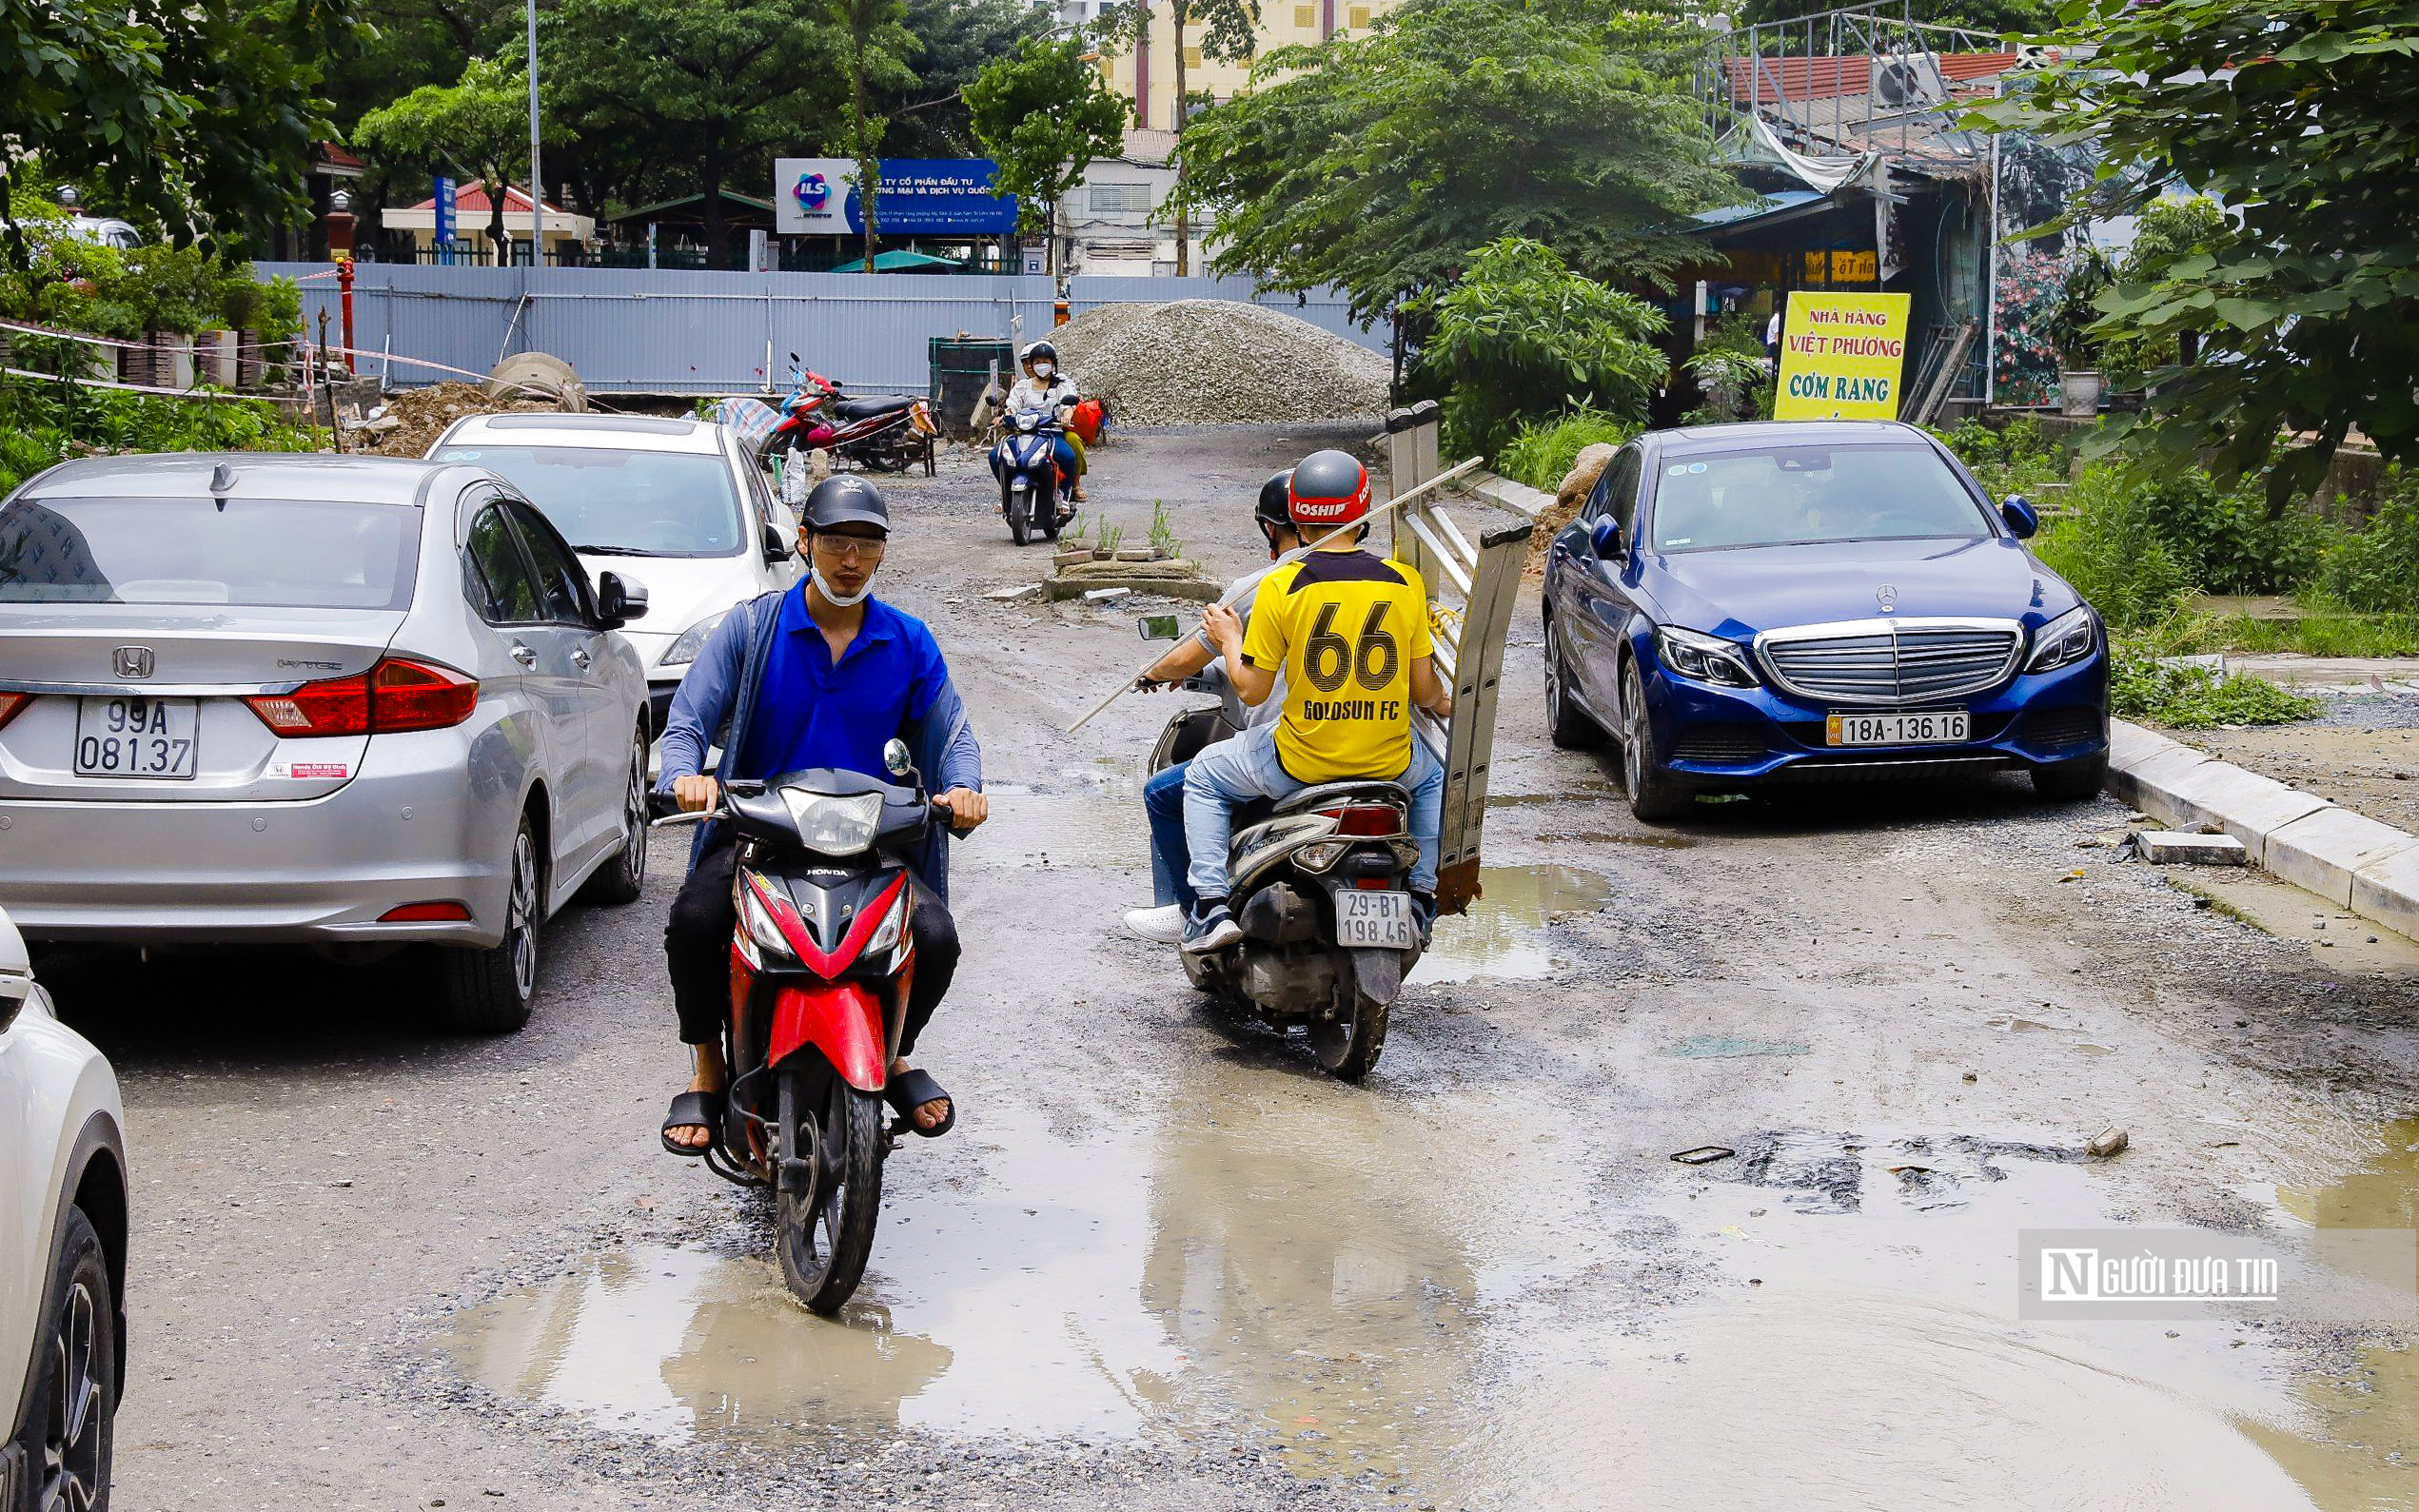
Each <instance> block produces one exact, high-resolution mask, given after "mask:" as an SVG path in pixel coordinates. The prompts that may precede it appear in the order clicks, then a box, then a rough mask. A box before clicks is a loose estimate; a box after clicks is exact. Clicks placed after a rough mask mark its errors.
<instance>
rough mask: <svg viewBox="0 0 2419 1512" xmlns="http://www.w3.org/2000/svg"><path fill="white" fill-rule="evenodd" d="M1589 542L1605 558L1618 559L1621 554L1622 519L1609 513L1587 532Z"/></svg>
mask: <svg viewBox="0 0 2419 1512" xmlns="http://www.w3.org/2000/svg"><path fill="white" fill-rule="evenodd" d="M1587 543H1588V544H1589V545H1590V546H1592V547H1594V548H1595V551H1596V555H1597V556H1598V557H1599V558H1600V559H1602V560H1605V561H1613V560H1618V559H1619V558H1620V556H1621V521H1620V520H1615V519H1613V518H1612V517H1611V516H1609V515H1608V516H1606V517H1605V518H1603V519H1602V520H1598V521H1596V524H1595V526H1594V528H1592V529H1591V530H1589V531H1588V532H1587Z"/></svg>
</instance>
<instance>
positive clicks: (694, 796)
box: [672, 774, 722, 814]
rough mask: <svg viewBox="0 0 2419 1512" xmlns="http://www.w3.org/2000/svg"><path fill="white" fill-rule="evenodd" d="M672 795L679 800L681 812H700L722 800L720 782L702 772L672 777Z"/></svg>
mask: <svg viewBox="0 0 2419 1512" xmlns="http://www.w3.org/2000/svg"><path fill="white" fill-rule="evenodd" d="M672 795H673V796H674V797H675V798H677V799H678V800H679V803H680V812H681V813H683V814H701V813H703V812H704V811H706V810H707V809H711V808H713V807H715V806H716V805H718V804H719V803H720V802H721V801H722V784H721V783H719V782H717V781H715V780H714V779H713V778H712V777H710V776H704V775H703V774H699V775H698V776H688V777H674V778H673V779H672Z"/></svg>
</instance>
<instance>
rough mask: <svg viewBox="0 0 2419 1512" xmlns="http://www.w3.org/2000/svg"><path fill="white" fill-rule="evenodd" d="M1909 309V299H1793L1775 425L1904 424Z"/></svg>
mask: <svg viewBox="0 0 2419 1512" xmlns="http://www.w3.org/2000/svg"><path fill="white" fill-rule="evenodd" d="M1908 303H1909V296H1907V295H1904V294H1815V293H1808V292H1805V291H1802V290H1800V292H1798V293H1794V294H1791V295H1790V296H1789V318H1788V321H1787V322H1786V324H1784V325H1783V326H1782V329H1781V333H1780V398H1779V399H1778V400H1777V401H1776V402H1775V403H1774V405H1773V411H1772V418H1773V419H1775V420H1896V419H1898V385H1899V383H1900V380H1901V379H1902V377H1903V376H1904V374H1905V372H1906V361H1907V305H1908Z"/></svg>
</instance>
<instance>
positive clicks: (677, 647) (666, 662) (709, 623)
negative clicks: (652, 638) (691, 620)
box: [656, 609, 731, 667]
mask: <svg viewBox="0 0 2419 1512" xmlns="http://www.w3.org/2000/svg"><path fill="white" fill-rule="evenodd" d="M730 612H731V611H730V610H728V609H725V610H723V611H722V614H718V615H708V616H706V617H705V618H704V619H700V620H698V622H697V623H696V624H693V625H691V626H690V627H689V628H688V629H686V630H683V631H681V632H680V634H679V636H678V638H675V639H674V640H673V642H672V646H671V649H670V650H668V651H666V652H664V654H663V659H662V660H661V661H659V662H658V663H656V664H657V665H658V666H662V667H685V666H687V665H688V664H689V663H690V662H692V661H695V660H697V659H698V652H700V651H703V650H704V649H705V643H706V642H707V641H709V640H711V639H713V638H714V633H715V632H716V631H717V630H719V629H721V628H722V615H727V614H729V613H730Z"/></svg>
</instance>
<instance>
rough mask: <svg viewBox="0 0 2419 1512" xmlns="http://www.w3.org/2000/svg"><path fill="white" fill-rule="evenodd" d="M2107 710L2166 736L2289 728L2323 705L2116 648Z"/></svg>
mask: <svg viewBox="0 0 2419 1512" xmlns="http://www.w3.org/2000/svg"><path fill="white" fill-rule="evenodd" d="M2108 697H2109V708H2110V711H2111V712H2112V713H2114V714H2115V715H2116V716H2117V717H2119V718H2125V719H2138V720H2141V721H2142V722H2144V723H2146V724H2155V725H2162V726H2164V727H2166V728H2167V729H2170V730H2207V729H2211V728H2213V727H2214V726H2218V725H2230V724H2241V725H2252V724H2293V723H2296V722H2298V721H2300V720H2303V719H2314V718H2316V717H2318V715H2319V714H2320V712H2321V711H2323V710H2324V709H2325V708H2326V705H2325V704H2324V703H2322V702H2320V701H2319V700H2318V699H2316V698H2313V697H2310V696H2309V695H2307V694H2300V693H2294V692H2292V691H2291V689H2288V688H2280V687H2278V686H2277V685H2276V684H2274V683H2272V682H2270V681H2268V680H2267V679H2266V678H2264V677H2251V676H2249V675H2247V674H2244V673H2239V672H2237V673H2234V674H2232V675H2231V676H2228V677H2219V676H2218V675H2217V673H2216V672H2215V671H2214V670H2213V669H2212V668H2209V667H2193V666H2177V665H2174V664H2173V663H2171V662H2163V661H2159V660H2157V659H2155V658H2154V656H2153V655H2150V654H2145V652H2144V651H2143V650H2142V649H2141V648H2138V647H2124V646H2120V647H2118V648H2117V650H2116V654H2115V656H2114V657H2113V658H2111V662H2110V668H2109V690H2108Z"/></svg>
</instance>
